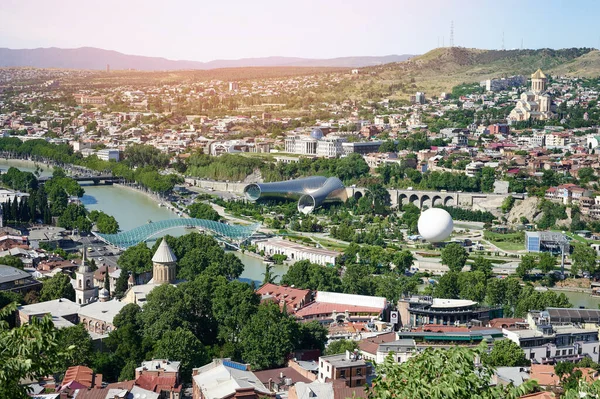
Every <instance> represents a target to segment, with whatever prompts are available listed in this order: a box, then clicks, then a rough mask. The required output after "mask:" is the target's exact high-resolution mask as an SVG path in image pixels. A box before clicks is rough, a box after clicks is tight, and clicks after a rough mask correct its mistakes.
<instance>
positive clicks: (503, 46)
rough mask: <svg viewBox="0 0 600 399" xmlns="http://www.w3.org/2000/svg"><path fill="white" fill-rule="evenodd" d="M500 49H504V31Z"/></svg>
mask: <svg viewBox="0 0 600 399" xmlns="http://www.w3.org/2000/svg"><path fill="white" fill-rule="evenodd" d="M502 50H504V31H502Z"/></svg>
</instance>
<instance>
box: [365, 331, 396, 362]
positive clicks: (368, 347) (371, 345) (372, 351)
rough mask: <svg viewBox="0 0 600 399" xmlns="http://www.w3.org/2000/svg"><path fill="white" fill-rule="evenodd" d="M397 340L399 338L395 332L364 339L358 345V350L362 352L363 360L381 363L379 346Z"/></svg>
mask: <svg viewBox="0 0 600 399" xmlns="http://www.w3.org/2000/svg"><path fill="white" fill-rule="evenodd" d="M396 339H398V338H397V336H396V333H395V332H389V333H385V334H380V335H376V336H374V337H371V338H367V339H363V340H362V341H360V342H359V344H358V349H359V350H360V354H361V356H362V357H363V359H365V360H371V361H374V362H377V363H380V361H379V360H377V359H378V357H377V354H378V351H379V346H380V345H381V344H386V343H389V342H393V341H395V340H396Z"/></svg>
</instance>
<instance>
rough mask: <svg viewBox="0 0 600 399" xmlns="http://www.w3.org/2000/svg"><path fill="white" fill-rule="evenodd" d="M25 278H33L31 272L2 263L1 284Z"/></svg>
mask: <svg viewBox="0 0 600 399" xmlns="http://www.w3.org/2000/svg"><path fill="white" fill-rule="evenodd" d="M25 278H31V274H29V273H27V272H26V271H23V270H21V269H17V268H16V267H12V266H6V265H0V284H2V283H10V282H12V281H17V280H21V279H25Z"/></svg>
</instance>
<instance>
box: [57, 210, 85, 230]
mask: <svg viewBox="0 0 600 399" xmlns="http://www.w3.org/2000/svg"><path fill="white" fill-rule="evenodd" d="M58 225H59V226H60V227H64V228H66V229H79V230H80V231H84V232H89V231H90V230H92V222H91V221H90V220H89V219H88V218H87V213H86V210H85V207H84V206H83V205H78V204H69V205H67V207H66V209H65V210H64V212H63V213H62V215H60V216H59V218H58Z"/></svg>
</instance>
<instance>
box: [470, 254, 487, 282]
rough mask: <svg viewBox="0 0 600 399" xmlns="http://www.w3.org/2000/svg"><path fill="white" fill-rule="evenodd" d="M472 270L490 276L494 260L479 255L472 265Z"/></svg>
mask: <svg viewBox="0 0 600 399" xmlns="http://www.w3.org/2000/svg"><path fill="white" fill-rule="evenodd" d="M471 271H472V272H475V271H479V272H482V273H483V274H485V276H486V277H490V276H491V275H492V261H491V260H489V259H486V258H484V257H483V256H478V257H476V258H475V260H474V261H473V264H472V265H471Z"/></svg>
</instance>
